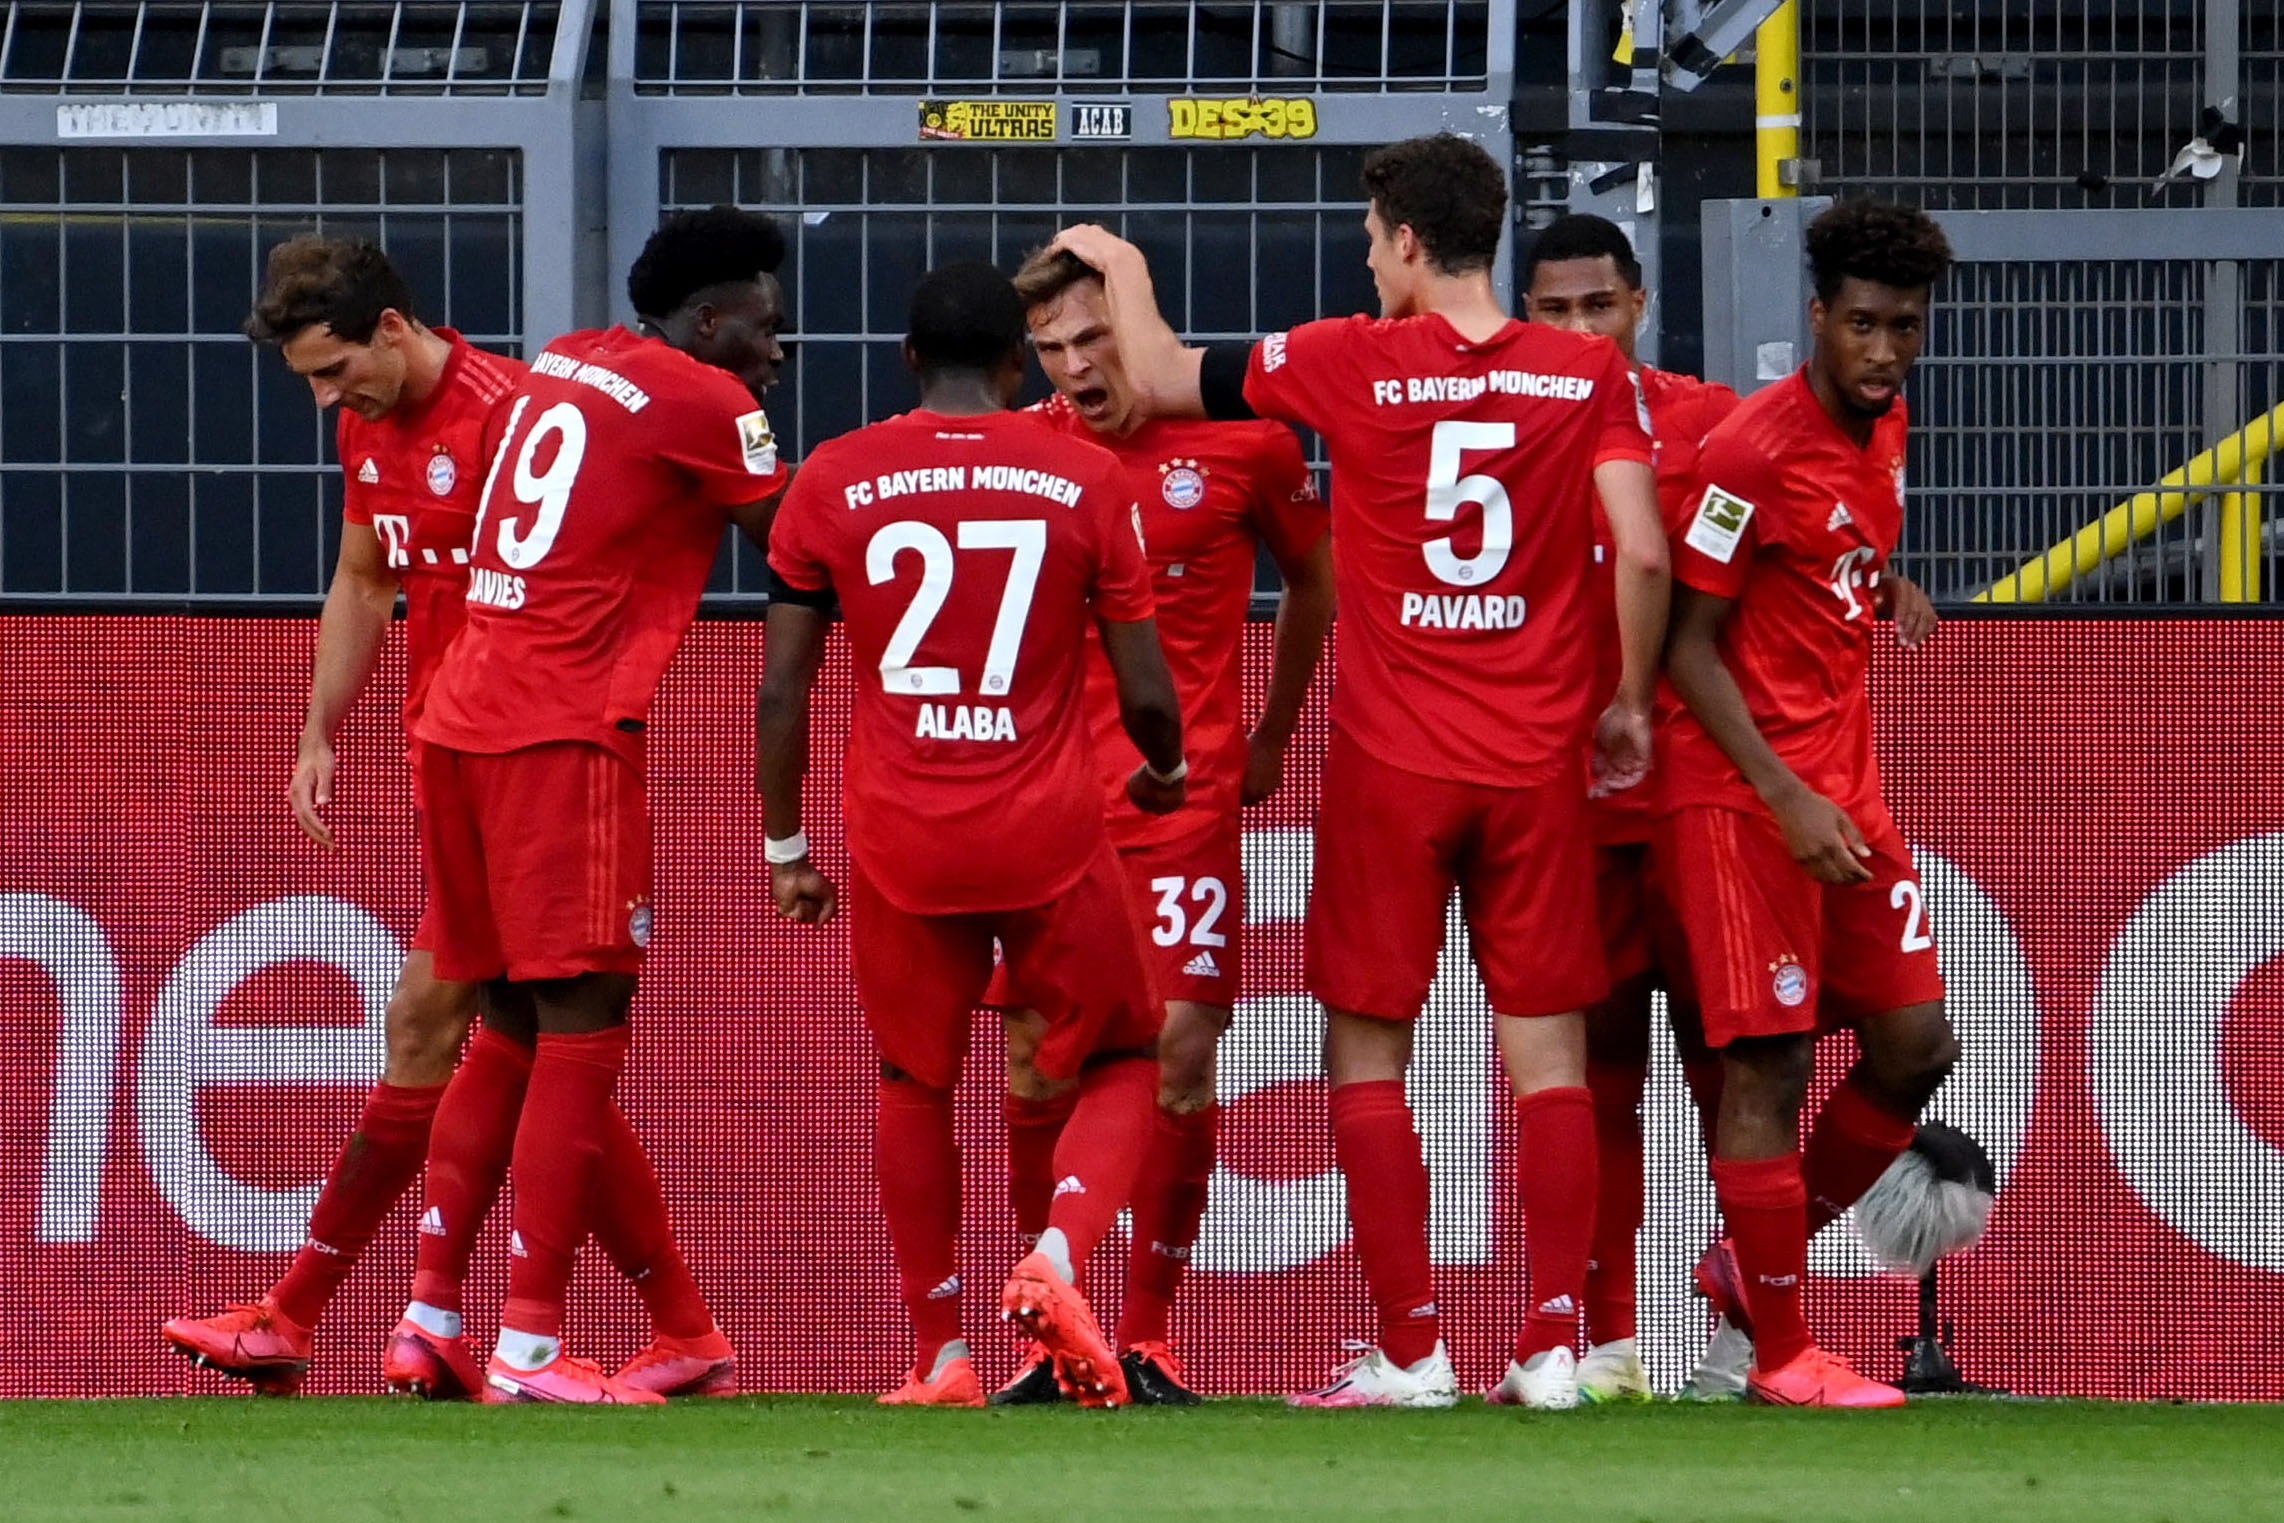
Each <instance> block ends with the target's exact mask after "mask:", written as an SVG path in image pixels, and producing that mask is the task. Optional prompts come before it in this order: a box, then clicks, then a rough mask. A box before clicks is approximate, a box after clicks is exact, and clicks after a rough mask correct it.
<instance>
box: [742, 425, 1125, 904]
mask: <svg viewBox="0 0 2284 1523" xmlns="http://www.w3.org/2000/svg"><path fill="white" fill-rule="evenodd" d="M769 564H770V567H771V569H772V570H774V571H775V572H776V573H777V574H778V575H779V576H780V577H782V578H784V579H785V581H786V583H787V584H788V585H790V586H792V587H795V588H798V589H801V590H802V591H806V592H821V591H824V590H826V589H827V588H830V589H831V590H832V591H833V592H835V593H836V594H838V596H839V598H840V604H841V615H842V618H843V621H844V622H845V623H846V625H847V628H848V637H849V646H850V649H851V651H852V652H853V654H854V657H855V666H856V671H857V681H856V689H857V696H856V706H855V708H856V713H855V718H854V721H853V722H852V724H851V727H850V734H849V743H848V757H847V762H846V768H845V776H844V787H845V791H846V799H847V804H846V811H845V812H846V816H847V824H848V836H849V852H850V855H852V856H853V857H854V858H855V859H856V864H857V867H858V869H859V870H860V871H862V872H863V873H864V874H865V876H866V877H867V878H868V879H869V880H870V882H871V883H872V885H873V887H875V888H876V889H878V890H879V891H880V893H881V894H882V895H883V896H884V897H885V898H887V900H888V901H889V903H891V904H893V905H895V906H896V907H897V908H898V909H901V910H904V911H906V912H907V913H910V914H916V915H952V914H971V913H983V912H989V911H995V910H1014V909H1028V908H1031V907H1033V906H1036V905H1041V904H1046V903H1048V902H1050V901H1052V900H1054V899H1056V898H1059V897H1060V896H1061V895H1062V894H1063V893H1064V892H1066V891H1067V890H1068V889H1069V888H1070V887H1071V886H1072V885H1073V884H1074V883H1076V882H1077V881H1078V880H1079V878H1080V877H1081V876H1082V875H1083V874H1084V873H1085V872H1086V869H1087V865H1088V864H1089V862H1091V861H1092V860H1093V859H1094V856H1095V853H1096V852H1097V851H1098V850H1099V849H1100V848H1101V845H1102V842H1103V837H1104V825H1103V807H1102V787H1101V783H1100V781H1099V780H1098V778H1097V776H1096V763H1095V752H1094V746H1093V743H1092V742H1091V740H1090V739H1089V736H1088V727H1087V711H1086V703H1085V688H1086V664H1087V659H1088V658H1087V650H1088V641H1087V636H1088V633H1089V630H1090V627H1091V626H1092V624H1093V623H1094V621H1095V620H1096V619H1098V618H1099V619H1112V620H1117V621H1121V622H1133V621H1136V620H1141V619H1147V618H1149V617H1150V616H1151V612H1152V601H1151V595H1150V577H1149V570H1148V568H1147V566H1146V565H1145V564H1144V562H1143V556H1142V545H1141V538H1140V529H1139V525H1138V520H1137V514H1136V511H1135V505H1134V498H1133V497H1132V495H1131V494H1130V493H1128V492H1127V491H1126V489H1125V474H1124V472H1123V470H1122V469H1121V468H1120V466H1119V464H1118V461H1117V459H1116V458H1115V457H1113V456H1112V455H1111V454H1110V452H1109V451H1107V450H1105V449H1102V448H1100V447H1099V446H1097V445H1093V444H1089V443H1084V442H1082V441H1079V440H1076V439H1068V438H1064V437H1062V436H1061V435H1059V434H1057V433H1055V432H1053V431H1051V430H1049V429H1046V428H1043V427H1041V426H1040V425H1039V423H1038V421H1037V420H1036V419H1034V418H1031V417H1027V416H1025V415H1024V414H1022V413H1013V412H1005V413H989V414H985V415H983V416H979V417H951V416H948V415H945V414H941V413H933V412H928V411H925V410H921V411H914V412H909V413H906V414H904V415H903V416H901V417H896V418H891V419H889V420H888V421H887V422H885V423H875V424H873V425H872V426H870V427H869V428H861V429H858V430H857V431H856V432H854V433H851V434H845V435H843V436H842V437H840V438H838V439H835V440H833V441H831V442H830V443H828V444H826V445H824V446H823V447H822V448H820V449H819V450H817V451H816V453H815V454H813V455H812V456H810V457H809V459H808V460H807V461H806V462H805V463H804V464H803V465H802V468H801V471H800V474H799V475H798V476H796V477H795V478H794V482H793V485H792V487H791V488H789V489H788V490H787V492H786V494H785V502H784V505H783V506H782V507H780V508H779V509H778V512H777V518H776V521H775V522H774V523H773V524H772V525H771V527H770V533H769Z"/></svg>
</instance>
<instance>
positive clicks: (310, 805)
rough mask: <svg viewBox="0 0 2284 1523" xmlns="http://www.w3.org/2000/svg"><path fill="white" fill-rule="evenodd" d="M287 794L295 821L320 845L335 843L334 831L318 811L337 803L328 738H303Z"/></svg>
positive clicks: (331, 754)
mask: <svg viewBox="0 0 2284 1523" xmlns="http://www.w3.org/2000/svg"><path fill="white" fill-rule="evenodd" d="M286 795H287V797H289V798H290V799H292V800H293V818H294V823H295V824H297V825H299V826H300V827H301V833H302V834H303V835H305V836H307V837H309V838H310V839H311V840H312V841H315V842H316V843H317V844H318V845H320V846H331V845H332V844H333V830H332V827H331V826H329V825H327V824H326V823H325V821H324V820H323V819H321V818H320V817H319V816H318V813H317V811H318V810H320V809H322V808H324V807H325V806H326V805H327V804H330V803H332V802H333V748H332V747H331V746H329V745H327V744H326V743H325V742H324V741H322V740H319V741H306V740H305V741H303V742H302V745H301V759H300V760H299V761H297V762H296V763H295V764H294V769H293V781H292V783H290V784H288V785H287V788H286Z"/></svg>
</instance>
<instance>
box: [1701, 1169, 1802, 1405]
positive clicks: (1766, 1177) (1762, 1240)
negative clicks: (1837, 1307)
mask: <svg viewBox="0 0 2284 1523" xmlns="http://www.w3.org/2000/svg"><path fill="white" fill-rule="evenodd" d="M1712 1168H1713V1193H1714V1196H1715V1197H1716V1198H1717V1199H1718V1200H1719V1201H1720V1203H1721V1218H1722V1220H1723V1221H1724V1222H1725V1223H1727V1225H1728V1228H1729V1237H1730V1239H1731V1240H1732V1241H1733V1242H1734V1243H1735V1244H1736V1248H1737V1266H1738V1268H1740V1269H1742V1270H1743V1271H1744V1278H1745V1287H1744V1289H1745V1307H1746V1309H1747V1310H1748V1311H1750V1312H1751V1313H1752V1314H1753V1364H1754V1366H1755V1367H1756V1368H1758V1369H1763V1370H1777V1369H1782V1368H1783V1367H1784V1366H1786V1365H1788V1364H1790V1363H1792V1361H1793V1360H1795V1359H1797V1358H1799V1357H1800V1355H1801V1354H1802V1353H1804V1352H1805V1351H1806V1350H1807V1349H1808V1347H1809V1345H1810V1344H1811V1343H1812V1342H1814V1340H1813V1339H1812V1338H1810V1337H1809V1334H1808V1319H1807V1317H1806V1315H1805V1314H1803V1312H1802V1311H1801V1306H1800V1288H1801V1281H1802V1280H1803V1279H1804V1278H1805V1277H1806V1276H1807V1274H1808V1186H1807V1185H1806V1184H1805V1183H1804V1182H1803V1181H1802V1179H1801V1173H1800V1155H1799V1154H1798V1153H1786V1154H1784V1155H1783V1156H1782V1157H1778V1158H1754V1159H1734V1158H1716V1159H1714V1160H1713V1161H1712Z"/></svg>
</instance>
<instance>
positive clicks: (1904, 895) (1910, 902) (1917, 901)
mask: <svg viewBox="0 0 2284 1523" xmlns="http://www.w3.org/2000/svg"><path fill="white" fill-rule="evenodd" d="M1887 902H1888V907H1889V908H1890V909H1898V910H1901V911H1903V950H1905V951H1906V952H1924V951H1926V950H1927V949H1928V948H1929V947H1931V946H1933V945H1935V938H1934V937H1932V936H1930V935H1928V934H1927V932H1926V931H1925V930H1924V929H1923V927H1924V926H1925V925H1926V924H1927V906H1926V903H1925V901H1924V900H1922V899H1921V898H1920V897H1919V885H1918V884H1916V883H1914V882H1912V881H1911V880H1910V879H1909V878H1905V879H1902V880H1901V881H1900V882H1898V883H1897V884H1896V886H1895V887H1894V888H1892V889H1889V890H1888V895H1887Z"/></svg>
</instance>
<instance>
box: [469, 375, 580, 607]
mask: <svg viewBox="0 0 2284 1523" xmlns="http://www.w3.org/2000/svg"><path fill="white" fill-rule="evenodd" d="M530 405H531V398H529V397H517V398H516V399H515V410H514V411H513V412H511V413H509V414H508V426H507V432H506V433H505V434H503V435H502V436H501V438H500V452H499V453H498V454H497V455H494V456H493V457H492V471H491V474H490V475H489V476H488V477H486V478H485V481H484V506H483V508H482V510H481V511H480V512H479V513H478V514H477V515H476V534H475V543H477V544H479V545H481V544H482V543H483V542H484V520H485V519H486V518H488V517H490V516H491V511H492V493H493V491H494V490H495V489H496V488H497V487H498V486H499V484H500V471H501V468H502V467H503V466H505V465H506V463H507V458H508V453H509V451H510V450H515V434H516V430H517V428H519V427H521V426H522V424H523V414H524V409H525V408H527V407H529V406H530ZM551 437H559V438H561V439H562V441H563V442H562V443H561V444H560V445H558V446H557V447H556V450H555V460H554V462H553V463H552V464H551V465H549V466H548V467H547V469H546V470H544V471H541V472H538V473H537V474H534V473H533V471H532V465H533V463H534V462H535V461H537V460H538V458H539V449H540V446H541V445H543V444H545V443H546V442H547V440H548V439H549V438H551ZM586 458H587V418H586V414H584V413H582V412H580V411H579V409H578V408H577V407H576V406H574V405H573V404H571V403H569V402H558V403H556V404H555V405H554V406H553V407H550V408H549V409H547V411H545V412H543V413H541V414H540V415H539V421H538V422H537V423H535V424H533V425H532V429H531V435H530V437H529V438H527V439H525V440H524V441H523V448H522V449H520V450H515V467H514V469H513V470H512V471H510V472H509V475H508V482H509V486H510V489H511V490H512V491H513V492H514V493H515V500H516V501H517V502H518V503H520V504H522V505H523V506H525V507H536V508H537V509H539V512H538V513H537V514H536V515H535V516H534V517H533V518H532V521H531V528H530V529H529V530H528V531H523V532H519V530H520V529H521V526H522V523H523V519H522V517H521V515H520V514H519V515H517V516H514V517H509V518H503V519H501V520H500V532H499V538H498V540H497V541H496V542H495V548H497V549H498V551H499V554H500V559H501V560H503V561H505V562H507V564H508V566H509V567H510V568H512V569H513V570H516V571H529V570H530V569H531V568H532V567H534V566H536V565H538V564H539V563H540V562H541V561H542V560H545V559H546V558H547V552H548V551H550V550H552V549H554V548H555V536H556V535H557V534H559V533H561V532H562V529H563V510H564V509H565V508H567V507H569V506H570V505H571V485H572V483H573V482H575V481H577V480H578V479H579V465H580V462H582V461H584V460H585V459H586Z"/></svg>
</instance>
